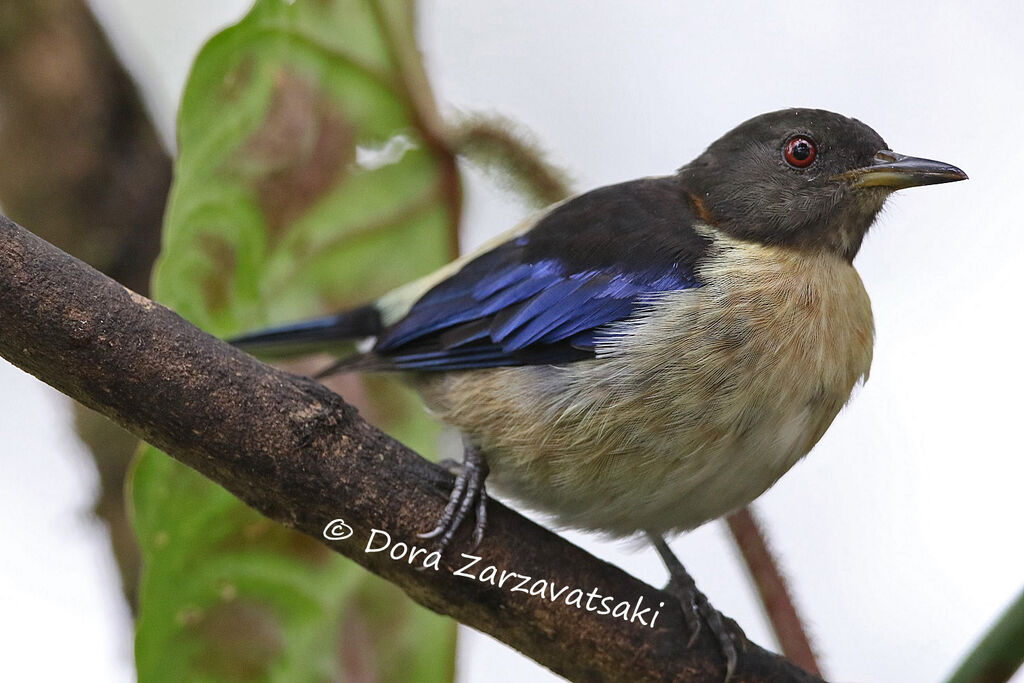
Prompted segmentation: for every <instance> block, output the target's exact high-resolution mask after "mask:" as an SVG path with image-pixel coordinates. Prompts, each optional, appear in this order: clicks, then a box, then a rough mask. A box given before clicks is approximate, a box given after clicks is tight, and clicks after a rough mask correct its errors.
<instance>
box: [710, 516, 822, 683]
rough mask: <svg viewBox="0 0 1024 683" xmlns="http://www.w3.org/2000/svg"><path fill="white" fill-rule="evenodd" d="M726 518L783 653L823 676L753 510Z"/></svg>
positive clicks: (804, 667)
mask: <svg viewBox="0 0 1024 683" xmlns="http://www.w3.org/2000/svg"><path fill="white" fill-rule="evenodd" d="M727 521H728V522H729V530H730V531H732V536H733V539H734V540H735V541H736V546H737V547H738V548H739V550H740V554H742V555H743V560H744V561H745V562H746V564H747V570H748V571H749V572H750V576H751V578H752V579H753V580H754V585H755V586H757V592H758V594H759V595H760V596H761V602H762V604H763V605H764V608H765V611H766V612H767V613H768V621H770V622H771V625H772V629H773V630H774V631H775V637H776V638H778V641H779V647H781V648H782V652H783V654H785V655H786V656H787V657H788V658H789V659H790V660H791V661H792V662H793V663H794V664H797V665H798V666H800V667H801V668H802V669H804V670H805V671H807V672H809V673H812V674H814V675H815V676H821V675H822V673H821V667H820V666H819V665H818V661H817V658H816V657H815V655H814V648H813V647H812V645H811V639H810V637H809V636H808V634H807V629H806V628H805V627H804V625H803V622H802V621H801V619H800V615H799V614H798V613H797V609H796V604H795V603H794V602H793V596H792V595H791V593H790V590H789V587H788V586H787V584H786V579H785V577H784V576H783V574H782V570H781V569H780V568H779V562H778V560H777V559H776V558H775V556H774V554H773V553H772V551H771V548H770V547H769V546H768V541H767V539H766V538H765V535H764V532H763V531H762V529H761V524H760V523H759V522H758V520H757V518H756V517H755V516H754V511H753V510H752V509H751V508H750V507H745V508H743V509H742V510H740V511H738V512H734V513H733V514H731V515H729V517H728V518H727Z"/></svg>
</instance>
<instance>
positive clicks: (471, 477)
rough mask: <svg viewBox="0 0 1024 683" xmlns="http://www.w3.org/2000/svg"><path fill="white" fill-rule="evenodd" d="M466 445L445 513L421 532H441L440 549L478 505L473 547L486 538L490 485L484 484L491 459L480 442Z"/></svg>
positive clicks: (429, 535) (435, 534) (430, 535)
mask: <svg viewBox="0 0 1024 683" xmlns="http://www.w3.org/2000/svg"><path fill="white" fill-rule="evenodd" d="M465 448H466V450H465V453H464V454H463V456H462V463H461V465H459V466H458V467H457V470H456V473H457V476H456V477H455V486H454V487H453V488H452V493H451V496H450V497H449V498H448V505H447V506H445V509H444V512H443V513H441V519H439V520H438V522H437V526H436V527H434V528H433V529H432V530H431V531H428V532H427V533H424V534H419V537H420V538H437V537H438V536H440V537H441V538H440V540H439V541H438V542H437V547H438V550H444V549H445V548H446V547H447V546H448V544H449V543H451V540H452V538H453V537H454V536H455V532H456V531H458V530H459V527H460V526H461V525H462V522H463V521H464V520H465V519H466V517H468V516H469V514H470V511H471V510H473V509H474V508H475V510H474V511H475V513H476V526H475V527H474V528H473V549H475V548H476V547H477V546H478V545H480V542H481V541H482V540H484V530H485V529H486V528H487V487H486V486H485V485H484V480H486V479H487V473H488V467H487V461H486V460H484V456H483V454H482V453H481V452H480V450H479V449H478V448H476V446H473V445H472V444H470V443H469V442H466V445H465Z"/></svg>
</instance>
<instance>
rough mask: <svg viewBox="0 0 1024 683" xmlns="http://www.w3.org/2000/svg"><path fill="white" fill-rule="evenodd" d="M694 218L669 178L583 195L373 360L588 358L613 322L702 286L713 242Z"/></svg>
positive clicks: (461, 365)
mask: <svg viewBox="0 0 1024 683" xmlns="http://www.w3.org/2000/svg"><path fill="white" fill-rule="evenodd" d="M652 193H653V194H654V195H657V196H656V197H654V199H655V200H656V201H652V197H651V196H650V195H652ZM693 222H694V221H693V217H692V212H691V211H690V208H689V204H687V203H686V200H685V198H684V195H682V194H680V193H679V191H678V190H676V189H674V188H673V187H672V186H671V184H670V181H669V180H667V179H666V180H663V179H646V180H643V181H634V182H633V183H625V184H623V185H619V186H612V187H609V188H602V189H601V190H597V191H595V192H593V193H589V194H588V195H583V196H581V197H580V198H577V199H576V200H574V201H573V202H569V203H567V204H564V205H562V206H561V207H560V208H558V209H556V210H555V211H554V212H552V213H551V214H549V215H548V216H546V217H545V218H544V219H542V220H541V221H540V222H539V223H538V224H537V225H536V226H535V227H534V228H533V229H532V230H531V231H530V232H528V233H526V234H525V235H520V236H519V237H517V238H515V239H514V240H512V241H509V242H506V243H504V244H501V245H499V246H498V247H496V248H494V249H492V250H491V251H488V252H486V253H484V254H482V255H480V256H478V257H477V258H475V259H473V260H472V261H470V262H468V263H467V264H465V265H464V266H463V267H462V268H461V269H460V270H459V271H458V272H456V273H454V274H453V275H451V276H450V277H449V278H447V279H446V280H444V281H443V282H441V283H439V284H438V285H436V286H435V287H434V288H433V289H431V290H430V291H428V292H427V293H426V294H424V295H423V296H422V297H421V298H420V299H419V301H417V302H416V303H415V304H414V305H413V306H412V308H411V309H410V310H409V312H408V313H407V314H406V315H405V317H404V318H402V319H401V320H399V321H398V322H396V323H395V324H394V325H392V326H391V327H390V328H387V329H385V330H384V331H383V332H382V334H381V335H379V336H378V340H377V344H376V345H375V347H374V353H375V354H376V355H377V356H378V357H380V358H383V359H386V360H387V362H388V363H389V364H390V366H391V367H394V368H396V369H409V370H425V371H438V370H459V369H470V368H482V367H495V366H502V365H524V364H536V363H552V364H558V363H566V362H573V361H576V360H581V359H584V358H592V357H594V351H595V347H596V344H597V343H598V342H599V340H600V338H601V335H602V334H603V333H604V332H605V331H607V330H608V326H609V325H610V324H612V323H614V322H617V321H621V320H625V319H627V318H629V317H630V316H631V315H634V314H635V313H636V312H637V310H638V309H639V308H640V307H641V306H643V305H644V304H646V303H648V302H649V301H650V300H651V299H652V298H653V297H655V296H656V295H657V294H659V293H662V292H666V291H678V290H682V289H690V288H694V287H698V286H699V282H698V280H697V277H696V274H695V271H696V264H697V261H698V259H699V258H700V257H701V255H702V254H703V252H704V250H705V248H706V240H705V239H704V238H703V237H701V236H699V235H698V234H697V233H695V232H694V230H693ZM627 230H628V231H631V232H632V234H629V235H626V234H624V233H625V232H626V231H627Z"/></svg>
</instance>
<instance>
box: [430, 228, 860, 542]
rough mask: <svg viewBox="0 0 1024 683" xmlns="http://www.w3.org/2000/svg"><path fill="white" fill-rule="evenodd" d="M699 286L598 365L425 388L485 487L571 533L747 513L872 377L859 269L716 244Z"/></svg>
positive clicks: (613, 342)
mask: <svg viewBox="0 0 1024 683" xmlns="http://www.w3.org/2000/svg"><path fill="white" fill-rule="evenodd" d="M715 243H716V244H717V245H718V246H717V247H715V249H714V253H713V254H712V256H711V257H710V258H709V259H707V260H706V261H705V264H704V265H703V267H702V269H701V272H700V277H701V281H702V282H704V283H706V284H705V285H704V286H703V287H701V288H699V289H694V290H688V291H684V292H674V293H671V294H667V295H663V296H662V297H660V298H659V299H658V300H657V301H656V302H654V303H653V304H652V306H651V308H650V310H649V311H648V312H647V313H645V314H643V315H641V316H639V317H638V318H637V319H634V320H631V321H629V322H627V323H623V324H622V325H621V326H620V327H619V328H618V329H617V330H616V331H615V333H614V334H612V335H611V336H610V337H609V338H608V339H607V340H606V341H604V342H602V344H601V345H600V347H599V357H598V358H597V359H595V360H592V361H585V362H580V363H574V364H571V365H567V366H562V367H550V366H534V367H523V368H496V369H492V370H483V371H472V372H459V373H450V374H447V375H442V376H436V375H425V376H421V377H420V378H419V379H418V380H417V384H418V386H419V388H420V389H421V391H422V392H423V393H424V395H425V397H426V399H427V401H428V403H429V404H430V406H431V407H432V409H433V410H435V411H436V412H437V413H438V415H439V417H440V418H441V419H443V420H444V421H446V422H448V423H449V424H452V425H454V426H456V427H458V428H459V429H461V430H463V431H464V432H465V433H466V434H467V435H469V437H470V439H471V440H472V441H473V442H474V443H476V444H477V445H478V446H479V447H480V448H481V449H482V451H483V453H484V454H485V456H486V457H487V460H488V462H489V463H490V466H491V477H492V478H491V479H490V480H489V483H491V484H493V485H495V486H496V487H497V488H498V490H499V491H503V492H505V493H507V494H509V495H511V496H514V497H515V498H517V499H519V500H521V501H522V502H524V503H526V504H527V505H530V506H532V507H535V508H537V509H540V510H543V511H546V512H549V513H552V514H554V516H555V517H556V520H557V521H559V522H561V523H564V524H567V525H571V526H576V527H584V528H591V529H597V530H601V531H605V532H608V533H611V534H615V535H626V534H630V533H633V532H635V531H638V530H650V531H655V532H664V531H671V530H685V529H691V528H694V527H696V526H699V525H700V524H702V523H704V522H706V521H708V520H711V519H715V518H717V517H719V516H721V515H723V514H726V513H728V512H729V511H731V510H733V509H736V508H738V507H740V506H742V505H745V504H746V503H748V502H750V501H751V500H753V499H754V498H756V497H757V496H759V495H760V494H761V493H763V492H764V491H765V490H766V489H767V488H768V487H769V486H771V485H772V484H773V483H774V482H775V481H776V480H777V479H778V478H779V477H780V476H782V474H784V473H785V472H786V471H787V470H788V469H789V468H790V467H792V466H793V464H794V463H796V461H797V460H799V459H800V458H801V457H803V456H804V455H805V454H806V453H807V452H808V451H809V450H810V449H811V447H812V446H813V445H814V444H815V443H816V442H817V441H818V439H819V438H821V435H822V434H823V433H824V432H825V430H826V429H827V428H828V426H829V424H831V422H832V420H833V418H835V416H836V414H837V413H838V412H839V410H840V408H841V407H842V406H843V404H844V403H846V401H847V399H848V398H849V396H850V392H851V391H852V390H853V387H854V386H855V385H856V383H857V382H858V381H860V380H862V379H864V378H866V377H867V374H868V370H869V367H870V364H871V347H872V338H873V326H872V318H871V307H870V302H869V300H868V296H867V293H866V292H865V290H864V286H863V284H862V283H861V280H860V277H859V276H858V275H857V273H856V271H855V270H854V269H853V267H852V266H851V265H850V264H849V263H847V262H846V261H843V260H842V259H840V258H838V257H834V256H830V255H807V254H800V253H797V252H793V251H790V250H785V249H781V248H774V247H764V246H759V245H754V244H751V243H746V242H739V241H736V240H732V239H729V238H723V237H721V236H718V235H715Z"/></svg>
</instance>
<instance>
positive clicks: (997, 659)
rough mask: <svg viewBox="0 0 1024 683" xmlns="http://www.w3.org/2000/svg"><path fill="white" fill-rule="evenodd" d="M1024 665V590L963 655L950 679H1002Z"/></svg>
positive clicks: (986, 682)
mask: <svg viewBox="0 0 1024 683" xmlns="http://www.w3.org/2000/svg"><path fill="white" fill-rule="evenodd" d="M1021 665H1024V591H1022V592H1021V593H1020V594H1019V595H1018V596H1017V599H1016V600H1014V602H1013V603H1012V604H1010V606H1009V607H1007V608H1006V611H1005V612H1003V614H1002V615H1001V616H1000V617H999V619H998V620H997V621H996V623H994V624H993V625H992V627H991V628H990V629H989V630H988V632H987V633H985V634H984V636H982V638H981V640H980V641H979V642H978V644H977V645H976V646H975V648H974V650H972V651H971V653H970V654H969V655H967V657H966V658H965V659H964V661H963V663H962V664H961V665H960V666H959V667H958V668H957V670H956V673H954V674H953V676H952V677H951V678H950V679H949V683H1003V682H1004V681H1008V680H1010V678H1012V677H1013V675H1014V674H1015V673H1016V672H1017V670H1018V669H1020V668H1021Z"/></svg>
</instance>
